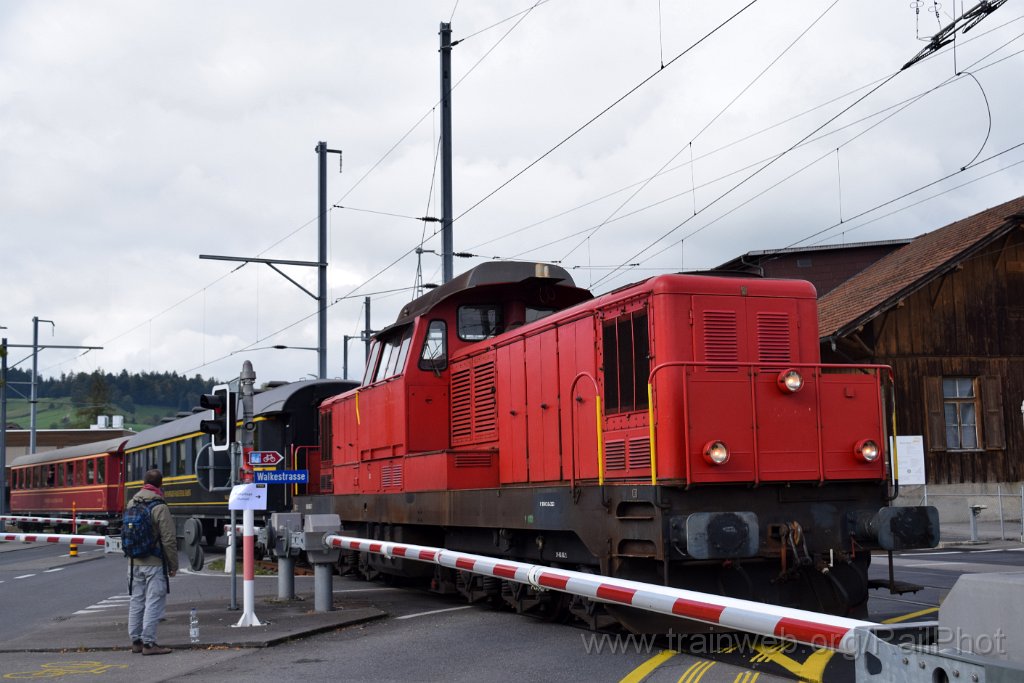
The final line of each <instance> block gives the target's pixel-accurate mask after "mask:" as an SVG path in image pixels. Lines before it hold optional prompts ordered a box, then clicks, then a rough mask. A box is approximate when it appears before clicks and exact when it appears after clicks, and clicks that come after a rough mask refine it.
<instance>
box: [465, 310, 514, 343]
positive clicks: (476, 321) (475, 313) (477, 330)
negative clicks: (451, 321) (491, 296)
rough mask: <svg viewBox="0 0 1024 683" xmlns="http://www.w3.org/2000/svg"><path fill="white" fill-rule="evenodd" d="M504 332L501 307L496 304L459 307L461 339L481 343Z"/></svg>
mask: <svg viewBox="0 0 1024 683" xmlns="http://www.w3.org/2000/svg"><path fill="white" fill-rule="evenodd" d="M503 330H504V323H503V320H502V315H501V306H498V305H496V304H477V305H475V306H459V339H462V340H463V341H480V340H481V339H489V338H490V337H493V336H495V335H497V334H501V332H502V331H503Z"/></svg>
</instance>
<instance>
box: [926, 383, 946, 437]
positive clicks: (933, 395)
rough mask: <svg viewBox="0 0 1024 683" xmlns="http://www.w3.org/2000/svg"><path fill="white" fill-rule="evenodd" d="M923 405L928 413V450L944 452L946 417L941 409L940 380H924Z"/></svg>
mask: <svg viewBox="0 0 1024 683" xmlns="http://www.w3.org/2000/svg"><path fill="white" fill-rule="evenodd" d="M924 403H925V406H926V409H927V411H928V450H930V451H944V450H946V415H945V412H944V411H943V408H942V378H941V377H925V378H924Z"/></svg>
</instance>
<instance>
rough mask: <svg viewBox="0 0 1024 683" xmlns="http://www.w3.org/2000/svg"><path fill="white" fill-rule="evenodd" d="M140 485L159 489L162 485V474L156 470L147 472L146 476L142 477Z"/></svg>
mask: <svg viewBox="0 0 1024 683" xmlns="http://www.w3.org/2000/svg"><path fill="white" fill-rule="evenodd" d="M142 483H143V484H150V485H152V486H155V487H157V488H160V487H161V486H163V484H164V474H163V472H161V471H160V470H157V469H152V470H148V471H147V472H146V475H145V476H144V477H142Z"/></svg>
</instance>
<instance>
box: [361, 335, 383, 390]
mask: <svg viewBox="0 0 1024 683" xmlns="http://www.w3.org/2000/svg"><path fill="white" fill-rule="evenodd" d="M380 348H381V343H380V341H378V340H376V339H375V340H374V341H373V343H372V344H371V346H370V357H369V358H368V359H367V360H366V372H364V373H363V386H364V387H365V386H366V385H367V384H369V383H370V382H372V381H373V371H374V369H375V368H376V367H377V359H378V358H380Z"/></svg>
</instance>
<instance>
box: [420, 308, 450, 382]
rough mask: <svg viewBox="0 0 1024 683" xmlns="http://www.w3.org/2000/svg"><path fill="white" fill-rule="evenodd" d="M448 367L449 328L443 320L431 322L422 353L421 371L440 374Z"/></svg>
mask: <svg viewBox="0 0 1024 683" xmlns="http://www.w3.org/2000/svg"><path fill="white" fill-rule="evenodd" d="M447 367H448V326H447V325H446V324H445V322H444V321H443V320H431V321H430V326H429V327H427V335H426V337H425V338H424V339H423V350H422V351H421V352H420V370H429V371H431V372H440V371H441V370H444V369H445V368H447Z"/></svg>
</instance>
